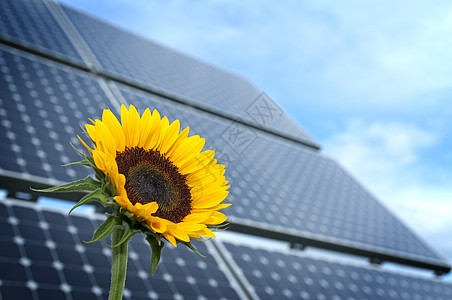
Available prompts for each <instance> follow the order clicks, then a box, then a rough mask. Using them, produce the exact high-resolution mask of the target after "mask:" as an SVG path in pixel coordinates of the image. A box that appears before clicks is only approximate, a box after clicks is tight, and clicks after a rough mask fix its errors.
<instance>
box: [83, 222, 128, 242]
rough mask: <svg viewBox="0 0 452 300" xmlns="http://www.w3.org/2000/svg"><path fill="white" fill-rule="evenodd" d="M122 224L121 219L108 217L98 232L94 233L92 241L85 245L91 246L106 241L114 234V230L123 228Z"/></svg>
mask: <svg viewBox="0 0 452 300" xmlns="http://www.w3.org/2000/svg"><path fill="white" fill-rule="evenodd" d="M121 222H122V221H121V218H119V217H116V216H113V215H108V217H107V219H106V220H105V221H104V222H103V223H102V224H100V225H99V227H98V228H97V229H96V232H94V234H93V237H92V238H91V241H89V242H85V243H87V244H91V243H94V242H97V241H100V240H103V239H105V238H106V237H107V236H109V235H110V234H111V233H112V232H113V230H115V228H116V227H118V226H121Z"/></svg>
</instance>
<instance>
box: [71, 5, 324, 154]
mask: <svg viewBox="0 0 452 300" xmlns="http://www.w3.org/2000/svg"><path fill="white" fill-rule="evenodd" d="M62 7H63V10H64V12H65V13H66V15H67V16H68V17H69V19H70V20H71V21H72V23H73V24H74V26H75V27H76V29H77V30H78V31H79V33H80V35H81V36H82V38H83V39H84V42H86V44H87V45H88V46H89V47H90V49H91V51H92V53H94V55H95V57H96V59H97V61H99V63H100V65H101V67H100V68H101V72H106V73H110V74H113V75H114V76H116V77H118V76H119V77H120V78H123V79H125V80H128V81H130V82H132V83H137V84H139V85H142V86H144V87H148V88H152V89H153V90H155V91H158V92H163V93H165V94H168V95H171V97H172V98H175V99H177V100H178V101H183V102H187V103H191V104H194V105H198V106H200V107H203V108H205V109H208V110H210V111H213V112H216V113H218V114H220V115H226V116H229V117H231V118H233V119H242V120H244V121H246V122H249V123H251V124H254V125H255V126H257V127H261V128H264V129H266V130H271V131H275V132H279V133H282V134H284V135H287V136H289V137H291V138H293V139H296V140H301V141H303V142H307V143H309V144H312V145H315V146H316V147H317V145H316V143H315V141H314V140H313V139H312V138H311V137H310V136H309V135H308V134H307V133H306V132H304V131H303V130H302V129H301V128H300V127H299V126H298V125H297V124H296V123H295V122H294V121H293V120H292V119H291V118H290V117H289V116H288V115H287V114H284V112H283V110H282V109H281V108H280V107H279V106H278V105H277V104H276V103H275V102H273V100H272V99H271V98H270V97H269V96H268V95H266V94H265V93H263V92H262V91H260V90H259V89H257V88H256V87H255V86H254V85H252V84H251V83H250V82H249V81H248V80H246V79H244V78H242V77H240V76H238V75H235V74H232V73H229V72H227V71H224V70H222V69H220V68H217V67H214V66H211V65H209V64H207V63H204V62H202V61H199V60H197V59H194V58H191V57H189V56H187V55H184V54H182V53H179V52H176V51H174V50H172V49H169V48H166V47H164V46H162V45H159V44H157V43H154V42H152V41H149V40H146V39H144V38H142V37H139V36H137V35H134V34H132V33H130V32H127V31H124V30H122V29H119V28H117V27H115V26H112V25H110V24H107V23H105V22H102V21H100V20H97V19H95V18H92V17H89V16H87V15H85V14H83V13H80V12H78V11H76V10H74V9H71V8H69V7H66V6H62ZM113 37H114V38H113ZM105 45H109V46H108V47H105Z"/></svg>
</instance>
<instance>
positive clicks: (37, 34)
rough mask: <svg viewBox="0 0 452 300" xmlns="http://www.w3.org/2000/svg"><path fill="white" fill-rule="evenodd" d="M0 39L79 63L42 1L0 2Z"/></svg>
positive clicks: (68, 41)
mask: <svg viewBox="0 0 452 300" xmlns="http://www.w3.org/2000/svg"><path fill="white" fill-rule="evenodd" d="M0 36H1V41H2V42H4V43H14V44H15V45H17V46H19V47H26V48H30V49H34V50H36V51H40V52H44V53H47V54H48V55H49V56H54V57H58V58H61V59H65V60H67V61H70V62H73V63H79V64H83V60H82V58H81V57H80V55H79V53H78V51H77V49H76V48H75V47H74V45H73V44H72V43H71V40H70V39H69V38H68V37H67V36H66V35H65V33H64V31H63V30H62V29H61V27H60V26H59V24H58V22H57V21H56V20H55V19H54V17H53V15H52V13H51V12H50V11H49V9H48V7H47V5H46V3H45V2H44V1H36V0H21V1H2V2H1V3H0Z"/></svg>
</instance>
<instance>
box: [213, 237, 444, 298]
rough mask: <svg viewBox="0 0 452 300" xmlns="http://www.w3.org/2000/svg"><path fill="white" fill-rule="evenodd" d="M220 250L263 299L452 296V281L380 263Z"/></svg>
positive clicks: (245, 249) (253, 250)
mask: <svg viewBox="0 0 452 300" xmlns="http://www.w3.org/2000/svg"><path fill="white" fill-rule="evenodd" d="M215 244H216V245H219V246H218V247H219V249H220V250H221V251H222V253H224V254H225V257H226V259H227V260H228V261H229V262H230V263H231V266H232V269H233V270H235V273H236V274H237V276H239V277H240V278H242V279H244V280H245V281H246V286H248V288H249V290H250V291H251V293H252V294H254V295H255V296H256V298H260V299H444V300H446V299H451V298H452V284H451V283H448V282H442V281H441V280H435V279H429V278H423V277H417V276H413V275H408V274H402V273H400V272H399V273H397V272H394V271H385V270H382V269H381V268H380V267H372V266H364V265H359V264H358V263H350V262H346V261H345V260H344V261H342V262H338V261H333V260H331V259H329V260H325V259H324V258H323V259H322V258H320V257H315V256H312V255H308V254H302V253H296V252H295V251H272V250H268V249H264V248H260V249H259V248H251V247H249V246H244V245H236V244H231V243H224V244H220V243H219V242H217V241H215Z"/></svg>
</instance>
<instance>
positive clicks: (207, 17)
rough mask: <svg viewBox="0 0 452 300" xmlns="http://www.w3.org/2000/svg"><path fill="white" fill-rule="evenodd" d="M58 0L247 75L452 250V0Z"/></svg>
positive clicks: (411, 222)
mask: <svg viewBox="0 0 452 300" xmlns="http://www.w3.org/2000/svg"><path fill="white" fill-rule="evenodd" d="M61 2H63V3H68V4H70V5H71V6H73V7H75V8H79V9H80V10H83V11H85V12H88V13H90V14H92V15H95V16H97V17H100V18H102V19H104V20H107V21H109V22H111V23H114V24H117V25H119V26H120V27H123V28H126V29H128V30H130V31H132V32H135V33H138V34H139V35H142V36H145V37H147V38H150V39H152V40H154V41H156V42H159V43H161V44H164V45H166V46H169V47H172V48H174V49H177V50H179V51H181V52H183V53H186V54H189V55H192V56H194V57H197V58H200V59H201V60H204V61H207V62H209V63H211V64H214V65H216V66H219V67H222V68H224V69H226V70H229V71H232V72H235V73H237V74H240V75H242V76H244V77H246V78H248V79H250V80H251V81H252V82H254V83H255V84H256V85H257V86H258V87H259V88H261V89H262V90H264V91H265V92H266V93H267V94H268V95H270V96H271V97H272V99H273V100H275V101H276V102H277V103H278V104H279V105H280V106H281V107H282V108H283V109H284V110H285V111H286V113H287V114H289V115H290V116H291V117H292V118H294V119H295V120H296V121H297V122H298V123H299V124H300V125H301V126H302V127H303V128H304V129H305V130H307V131H308V132H309V133H310V134H311V136H312V137H314V138H315V139H316V140H317V141H318V142H319V143H320V145H322V152H323V153H324V154H326V155H328V156H330V157H333V158H334V159H335V160H337V161H339V162H340V163H341V164H342V165H343V166H344V167H345V168H346V169H347V170H348V171H349V172H350V173H351V174H352V175H353V176H354V177H355V178H357V179H358V181H360V182H361V183H363V184H364V185H365V186H366V187H367V188H368V190H370V191H371V192H372V193H373V194H374V195H375V196H377V198H379V199H380V200H381V201H382V202H383V203H384V205H385V206H387V207H389V208H390V209H391V210H392V211H393V212H394V213H395V214H396V215H397V216H398V217H399V218H401V219H402V220H403V221H404V222H405V223H406V224H408V226H409V227H411V228H412V229H414V231H415V232H417V233H418V234H419V235H420V236H422V238H423V239H425V240H426V241H427V242H428V243H429V244H430V245H432V246H433V248H435V249H436V250H438V251H439V252H440V253H441V254H442V255H444V256H446V257H447V259H448V260H449V261H450V262H452V184H451V178H452V168H451V166H452V152H451V151H450V149H451V146H452V51H451V50H450V49H452V2H450V1H446V0H444V1H437V0H432V1H418V0H407V1H390V0H380V1H358V0H355V1H349V0H344V1H332V0H331V1H322V0H320V1H319V0H316V1H314V0H312V1H297V0H286V1H279V2H275V1H269V0H262V1H253V0H248V1H239V0H232V1H226V0H209V1H207V0H197V1H179V0H166V1H156V0H133V1H130V0H116V1H113V0H97V1H91V0H63V1H61ZM276 3H277V4H276Z"/></svg>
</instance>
